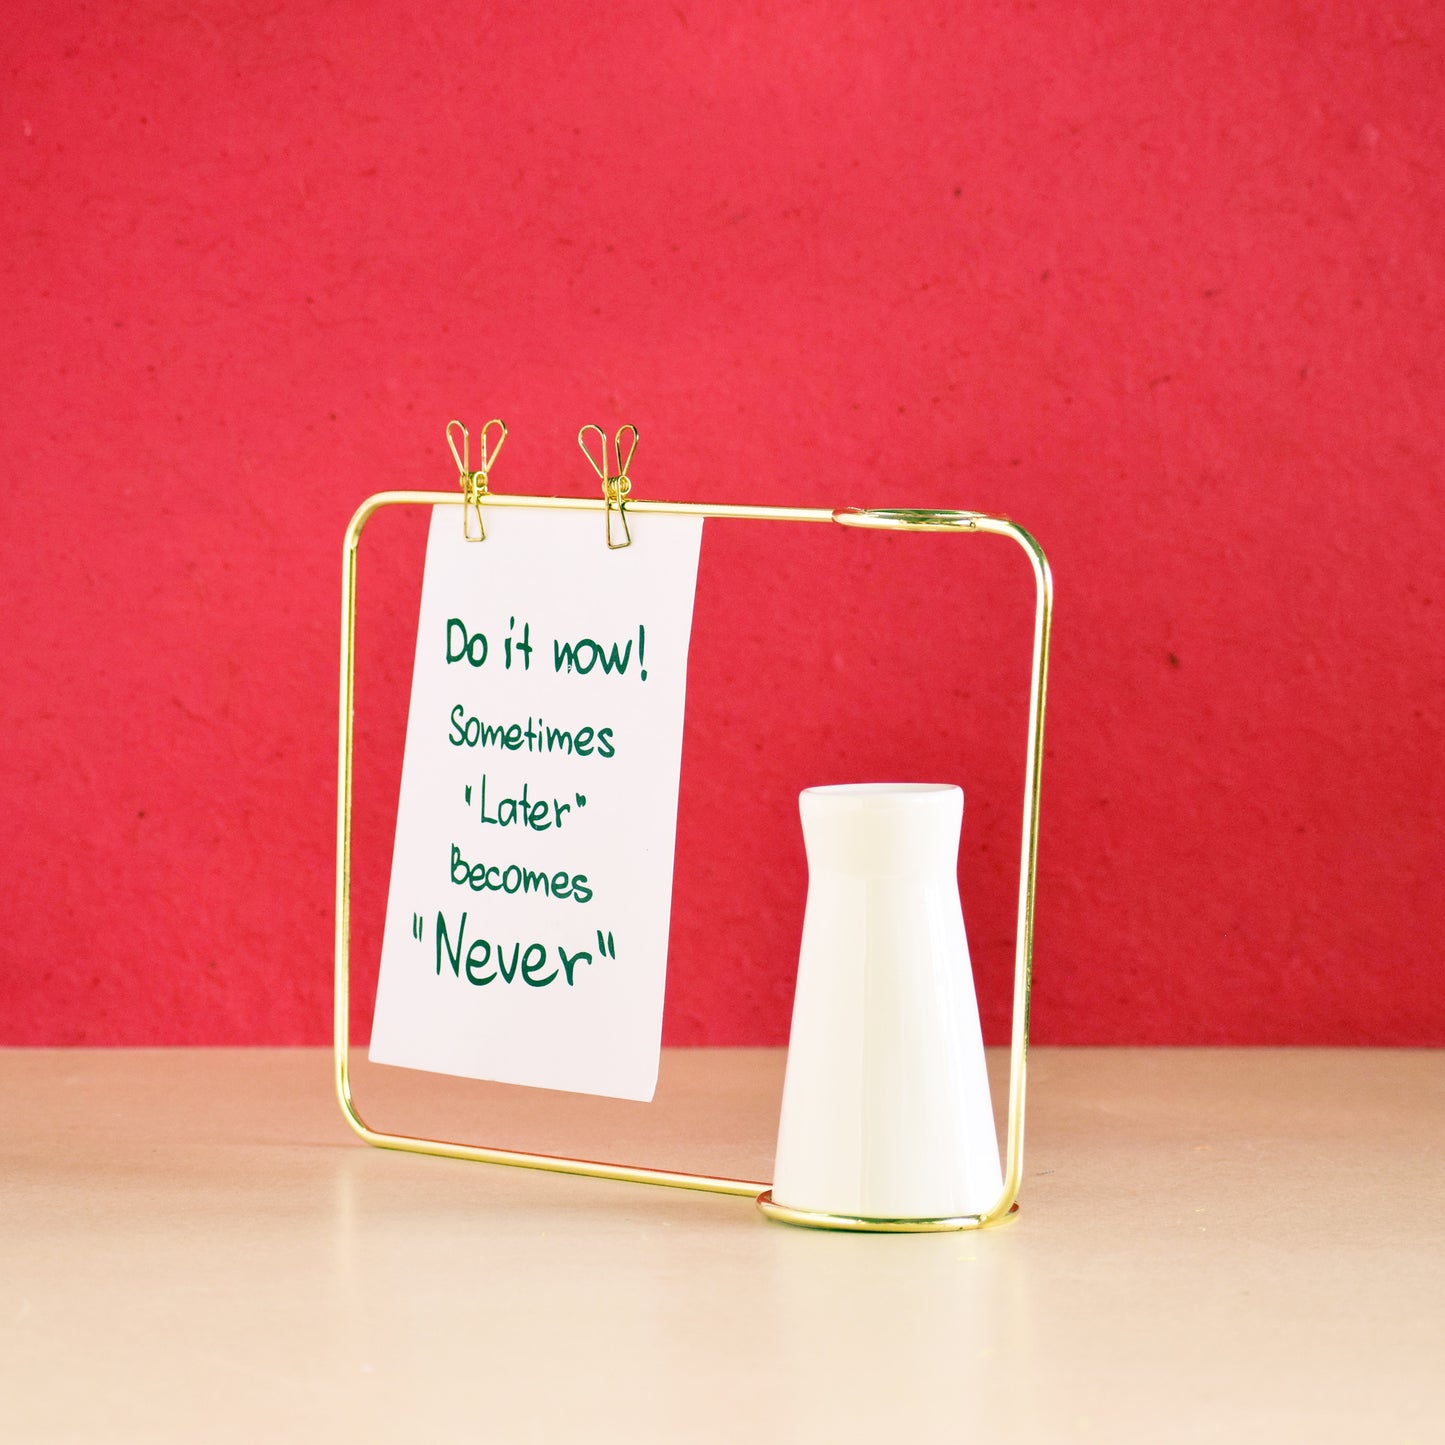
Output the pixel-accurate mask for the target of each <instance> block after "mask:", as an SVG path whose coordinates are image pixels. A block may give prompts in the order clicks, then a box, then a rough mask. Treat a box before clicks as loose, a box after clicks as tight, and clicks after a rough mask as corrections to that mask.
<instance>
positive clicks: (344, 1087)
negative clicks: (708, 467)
mask: <svg viewBox="0 0 1445 1445" xmlns="http://www.w3.org/2000/svg"><path fill="white" fill-rule="evenodd" d="M497 424H498V425H500V423H497ZM584 430H585V429H584ZM594 430H595V428H594ZM503 436H505V428H503ZM449 439H450V438H449ZM618 442H619V446H618V450H619V452H620V442H621V434H620V433H619V436H618ZM634 445H635V433H634ZM500 446H501V443H500V442H498V444H497V447H496V448H495V449H494V450H493V451H492V454H491V455H492V457H494V456H495V452H496V450H500ZM454 450H455V449H454ZM584 450H585V446H584ZM483 455H484V468H485V466H486V462H487V460H488V458H487V454H486V451H485V449H484V454H483ZM589 459H590V453H589ZM629 459H630V453H629ZM604 462H605V439H604ZM457 464H458V467H459V468H460V469H461V473H462V480H463V491H462V492H461V493H458V492H378V493H377V494H376V495H375V496H372V497H368V498H367V499H366V501H364V502H363V503H362V504H361V506H360V507H359V508H358V509H357V512H356V515H355V516H354V517H352V519H351V525H350V526H349V527H348V528H347V529H346V541H345V546H344V548H343V552H342V564H343V565H342V581H341V725H340V739H339V747H338V760H337V809H336V994H335V1070H336V1093H337V1097H338V1099H339V1100H340V1103H341V1112H342V1113H343V1114H344V1115H345V1116H346V1121H347V1123H348V1124H350V1125H351V1127H352V1128H353V1129H354V1130H355V1131H356V1132H357V1133H358V1134H359V1135H360V1136H361V1137H362V1138H363V1139H364V1140H366V1142H367V1143H368V1144H375V1145H377V1146H379V1147H380V1148H383V1149H405V1150H409V1151H410V1152H412V1153H416V1154H436V1155H441V1156H443V1157H445V1158H448V1159H472V1160H476V1161H478V1162H481V1163H485V1164H512V1165H517V1166H519V1167H521V1168H524V1169H545V1170H550V1171H552V1172H554V1173H558V1174H582V1175H587V1176H589V1177H591V1178H594V1179H617V1180H623V1181H626V1182H629V1183H633V1184H661V1185H666V1186H668V1187H670V1188H674V1189H698V1190H703V1191H706V1192H708V1193H712V1194H736V1195H746V1196H749V1197H753V1196H756V1197H757V1203H758V1207H759V1208H760V1209H761V1210H762V1212H763V1213H764V1214H765V1215H767V1216H768V1217H769V1218H771V1219H778V1220H784V1221H786V1222H788V1223H790V1224H801V1225H807V1226H811V1227H813V1228H820V1229H848V1230H864V1231H872V1232H881V1233H911V1232H927V1231H938V1230H952V1229H979V1228H985V1227H988V1226H990V1225H994V1224H1000V1223H1002V1222H1003V1221H1005V1220H1006V1219H1007V1218H1008V1216H1009V1215H1010V1214H1011V1213H1013V1212H1014V1210H1015V1209H1016V1208H1017V1205H1016V1204H1015V1202H1014V1201H1015V1200H1016V1199H1017V1197H1018V1192H1019V1183H1020V1179H1021V1177H1022V1171H1023V1139H1024V1092H1025V1085H1026V1076H1027V1068H1028V1045H1029V998H1030V991H1031V987H1032V979H1033V953H1034V877H1035V871H1036V864H1037V858H1038V839H1039V780H1040V774H1041V771H1042V766H1043V742H1044V695H1045V688H1046V684H1047V680H1048V658H1049V626H1050V622H1051V619H1052V614H1053V580H1052V577H1051V576H1050V573H1049V564H1048V561H1047V559H1046V558H1045V557H1044V553H1043V550H1042V549H1041V548H1040V547H1039V545H1038V543H1037V542H1035V541H1034V539H1033V538H1032V537H1031V536H1030V535H1029V534H1028V533H1027V532H1026V531H1024V529H1023V528H1022V527H1020V526H1018V525H1017V524H1015V523H1014V522H1011V521H1009V520H1008V519H1007V518H1006V517H992V516H988V515H986V514H984V513H982V512H946V511H866V510H861V509H858V508H852V507H848V508H842V509H839V510H830V509H827V508H821V507H750V506H727V505H717V506H713V505H707V504H703V503H694V502H651V501H632V500H624V498H625V497H626V491H627V488H626V487H622V486H619V485H618V483H619V482H622V481H625V480H626V478H625V471H626V467H625V465H624V464H623V463H622V462H621V460H620V458H619V465H618V470H619V472H621V473H623V474H624V475H622V476H619V477H615V478H614V477H611V476H610V475H609V473H608V471H607V469H606V468H605V466H604V468H603V469H602V471H601V472H600V475H602V478H603V495H602V496H600V497H590V498H589V497H524V496H505V495H498V494H495V493H492V492H489V491H487V490H486V474H485V470H483V472H481V473H468V472H467V470H466V466H465V464H464V461H463V460H462V459H461V458H459V459H458V463H457ZM593 465H594V466H596V465H597V464H596V463H595V462H594V463H593ZM609 483H611V486H610V489H609ZM436 506H451V507H465V508H466V509H467V516H466V518H465V523H466V525H467V526H468V528H469V529H470V526H471V523H472V520H473V517H474V519H475V522H476V526H477V530H478V532H479V533H480V532H481V531H482V527H481V513H482V511H483V509H485V508H489V507H525V508H533V509H537V510H542V511H582V512H603V513H605V514H606V515H605V522H606V540H607V544H608V545H609V546H617V545H623V546H625V545H626V541H624V542H621V543H618V542H615V541H614V540H613V531H612V524H613V516H614V512H616V513H620V514H621V515H620V518H619V520H620V521H621V522H622V524H623V527H624V529H625V528H626V520H627V516H628V515H629V514H635V515H637V516H646V515H648V514H649V513H652V514H657V515H664V516H691V517H705V518H717V519H723V520H738V519H741V520H748V521H759V522H824V523H833V524H836V525H838V526H841V527H862V528H870V529H875V530H883V531H894V532H958V533H965V534H975V535H988V536H997V537H1009V538H1012V540H1013V541H1015V542H1017V543H1018V545H1019V546H1020V547H1022V548H1023V550H1024V552H1025V554H1026V555H1027V556H1028V559H1029V564H1030V565H1031V566H1032V568H1033V573H1034V583H1035V606H1034V639H1033V668H1032V676H1031V680H1030V684H1029V720H1028V749H1027V755H1026V761H1025V774H1024V813H1023V835H1022V846H1021V856H1020V860H1019V896H1018V931H1017V935H1016V938H1015V943H1014V989H1013V1030H1012V1042H1011V1047H1010V1059H1009V1108H1008V1135H1007V1143H1006V1145H1005V1149H1004V1178H1003V1193H1002V1194H1000V1195H999V1197H998V1200H997V1201H996V1202H995V1204H994V1205H993V1206H992V1207H991V1208H990V1209H988V1210H987V1211H986V1212H985V1213H983V1214H972V1215H963V1216H959V1217H956V1218H950V1219H927V1220H918V1219H906V1220H904V1219H857V1218H852V1217H848V1216H843V1215H833V1214H817V1213H811V1212H808V1211H805V1210H798V1209H789V1208H787V1207H786V1206H784V1205H781V1204H776V1203H774V1202H773V1198H772V1194H771V1191H770V1190H769V1189H768V1186H767V1185H766V1184H765V1183H763V1182H761V1181H754V1180H747V1179H726V1178H720V1177H716V1176H713V1175H709V1174H683V1173H678V1172H675V1171H672V1170H667V1169H647V1168H643V1167H641V1166H638V1165H633V1164H608V1163H597V1162H595V1161H591V1160H586V1159H570V1158H563V1157H559V1156H554V1155H548V1154H532V1153H527V1152H524V1151H521V1150H515V1149H493V1148H488V1147H486V1146H484V1145H475V1144H453V1143H448V1142H445V1141H443V1140H440V1139H423V1138H417V1137H413V1136H412V1135H408V1134H389V1133H384V1132H382V1131H381V1130H378V1129H373V1128H371V1127H370V1126H369V1125H368V1124H367V1123H366V1122H365V1120H363V1119H362V1117H361V1115H360V1114H359V1113H358V1112H357V1110H356V1106H355V1104H354V1103H353V1102H352V1098H351V1081H350V1066H349V1055H348V1050H349V1047H350V1038H349V1035H350V993H351V958H350V951H351V783H352V721H353V713H354V704H355V673H356V666H355V661H356V649H355V644H356V553H357V547H358V545H359V543H360V541H361V533H362V529H363V528H364V527H365V526H366V523H367V521H368V519H369V518H370V517H371V516H372V514H373V513H375V512H377V511H379V510H380V509H381V508H382V507H436ZM630 540H631V538H630V535H628V536H627V541H630Z"/></svg>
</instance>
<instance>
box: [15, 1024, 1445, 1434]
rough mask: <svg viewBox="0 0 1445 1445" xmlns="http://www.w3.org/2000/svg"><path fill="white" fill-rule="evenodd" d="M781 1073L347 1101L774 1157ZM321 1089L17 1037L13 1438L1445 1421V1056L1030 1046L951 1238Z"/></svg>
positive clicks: (285, 1066) (189, 1060)
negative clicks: (639, 1085) (970, 1204)
mask: <svg viewBox="0 0 1445 1445" xmlns="http://www.w3.org/2000/svg"><path fill="white" fill-rule="evenodd" d="M993 1062H994V1063H995V1065H999V1064H1001V1063H1002V1061H1001V1060H998V1059H995V1060H994V1061H993ZM781 1068H782V1063H781V1056H780V1055H779V1054H777V1053H774V1052H770V1051H756V1050H741V1051H721V1050H718V1051H713V1050H697V1051H677V1052H673V1053H669V1054H668V1055H667V1056H666V1057H665V1060H664V1065H663V1080H662V1085H661V1087H660V1090H659V1101H658V1102H657V1103H656V1104H653V1105H650V1106H648V1105H637V1104H618V1103H609V1102H605V1101H597V1100H579V1099H575V1098H573V1097H571V1096H567V1095H559V1094H547V1093H541V1092H537V1091H525V1090H516V1089H506V1088H500V1087H497V1086H486V1085H478V1084H471V1083H464V1082H461V1081H457V1080H451V1079H441V1078H435V1079H434V1078H431V1077H429V1076H426V1075H421V1074H414V1073H411V1072H408V1071H403V1070H392V1069H379V1068H377V1069H373V1068H370V1067H369V1066H367V1065H365V1064H364V1063H362V1062H360V1061H359V1062H358V1064H357V1066H356V1072H355V1089H356V1098H357V1102H358V1104H359V1105H360V1107H361V1110H362V1112H363V1114H365V1115H366V1116H367V1117H368V1120H369V1122H371V1123H372V1124H373V1125H375V1126H377V1127H381V1128H399V1129H419V1130H426V1131H429V1132H432V1133H434V1134H438V1135H442V1136H446V1137H461V1138H463V1139H465V1140H467V1141H468V1142H487V1143H499V1144H503V1145H506V1144H512V1145H517V1146H522V1147H533V1148H540V1149H552V1150H561V1151H564V1152H575V1153H586V1154H589V1155H591V1156H593V1157H614V1158H623V1159H627V1160H628V1161H629V1162H637V1163H650V1164H659V1165H662V1166H664V1167H683V1168H689V1169H703V1170H715V1171H717V1172H721V1173H730V1174H737V1175H740V1176H742V1177H754V1176H756V1177H758V1178H761V1179H766V1178H767V1175H768V1166H769V1158H770V1151H771V1144H772V1137H773V1133H774V1131H775V1128H776V1117H777V1116H776V1110H777V1099H778V1090H779V1082H780V1077H781ZM330 1088H331V1085H330V1067H329V1055H327V1054H326V1053H324V1052H321V1051H316V1050H245V1051H227V1050H168V1051H152V1050H146V1051H135V1052H110V1051H58V1050H57V1051H8V1052H5V1051H0V1099H3V1100H4V1122H3V1125H0V1439H4V1440H5V1441H7V1442H8V1441H15V1442H30V1441H36V1442H42V1441H57V1440H76V1441H130V1440H135V1441H165V1440H172V1439H174V1440H196V1441H230V1440H236V1441H247V1442H269V1441H278V1440H311V1441H315V1440H327V1441H329V1440H346V1441H369V1440H397V1441H428V1442H430V1441H449V1440H487V1441H499V1442H508V1441H514V1440H517V1441H530V1440H538V1441H570V1440H579V1441H599V1440H600V1441H605V1440H611V1439H619V1440H623V1439H625V1440H629V1441H639V1440H643V1441H652V1440H669V1441H672V1440H676V1441H695V1440H701V1441H709V1440H722V1439H752V1440H759V1441H793V1440H819V1441H840V1440H845V1441H846V1440H871V1439H884V1440H887V1441H890V1442H901V1441H909V1440H925V1441H933V1440H939V1441H943V1440H947V1441H968V1440H988V1439H997V1440H1008V1441H1015V1440H1017V1441H1032V1440H1039V1441H1066V1440H1099V1441H1108V1442H1119V1441H1132V1440H1140V1441H1176V1440H1177V1441H1194V1440H1198V1441H1221V1440H1231V1441H1237V1440H1261V1441H1291V1440H1301V1441H1333V1440H1350V1441H1371V1442H1375V1441H1392V1442H1407V1441H1418V1442H1426V1441H1438V1440H1441V1439H1445V1054H1441V1053H1430V1052H1395V1051H1352V1052H1344V1051H1282V1050H1259V1051H1242V1050H1214V1051H1203V1050H1175V1051H1158V1050H1151V1051H1143V1050H1140V1051H1128V1050H1047V1049H1039V1050H1036V1051H1035V1052H1034V1055H1033V1059H1032V1072H1031V1089H1030V1117H1029V1132H1028V1151H1027V1158H1026V1167H1025V1177H1024V1186H1023V1191H1022V1194H1021V1196H1020V1203H1021V1206H1022V1207H1021V1212H1020V1213H1019V1215H1018V1216H1017V1217H1016V1219H1015V1220H1014V1221H1013V1222H1012V1223H1010V1224H1008V1225H1006V1226H1005V1227H1003V1228H1000V1229H996V1230H992V1231H988V1232H986V1233H975V1234H950V1235H931V1236H930V1235H911V1236H872V1235H868V1236H865V1235H844V1234H828V1233H820V1232H812V1231H807V1230H800V1229H794V1228H790V1227H788V1226H785V1225H779V1224H774V1223H769V1222H767V1221H765V1220H764V1219H763V1218H762V1217H761V1216H760V1215H759V1214H758V1212H757V1211H756V1209H755V1208H754V1207H753V1206H752V1204H751V1203H749V1202H748V1201H746V1200H741V1199H736V1198H726V1197H714V1196H708V1195H699V1194H691V1193H684V1192H681V1191H675V1190H666V1189H655V1188H647V1187H644V1186H639V1185H626V1184H615V1183H608V1182H600V1181H595V1180H586V1179H575V1178H567V1177H561V1176H556V1175H547V1174H540V1173H535V1172H531V1171H523V1170H517V1169H503V1168H497V1167H494V1166H487V1165H481V1164H469V1163H458V1162H454V1161H450V1160H442V1159H432V1158H423V1157H419V1156H412V1155H406V1154H400V1153H395V1152H389V1151H382V1150H377V1149H372V1148H368V1147H367V1146H366V1145H364V1144H362V1143H361V1142H359V1141H358V1140H357V1139H356V1138H355V1136H354V1135H352V1134H351V1133H350V1132H349V1130H348V1129H347V1128H346V1126H345V1125H344V1124H343V1122H342V1120H341V1116H340V1114H339V1112H338V1111H337V1109H336V1106H335V1103H334V1101H333V1099H332V1096H331V1093H330Z"/></svg>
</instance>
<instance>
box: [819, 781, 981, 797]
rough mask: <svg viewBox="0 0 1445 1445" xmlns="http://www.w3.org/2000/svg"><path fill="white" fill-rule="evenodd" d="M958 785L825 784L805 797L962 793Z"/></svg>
mask: <svg viewBox="0 0 1445 1445" xmlns="http://www.w3.org/2000/svg"><path fill="white" fill-rule="evenodd" d="M962 791H963V789H962V788H960V787H959V786H958V784H957V783H824V784H822V785H821V786H819V787H815V788H804V789H803V796H804V797H810V796H811V797H833V798H848V797H858V798H876V797H886V796H888V795H890V794H903V795H909V794H915V793H961V792H962Z"/></svg>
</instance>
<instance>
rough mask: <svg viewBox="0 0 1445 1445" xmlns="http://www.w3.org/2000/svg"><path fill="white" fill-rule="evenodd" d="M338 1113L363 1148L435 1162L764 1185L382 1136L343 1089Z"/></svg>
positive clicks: (701, 1188) (714, 1188)
mask: <svg viewBox="0 0 1445 1445" xmlns="http://www.w3.org/2000/svg"><path fill="white" fill-rule="evenodd" d="M338 1092H340V1094H341V1111H342V1113H343V1114H345V1115H346V1121H347V1123H348V1124H350V1125H351V1127H352V1128H353V1129H354V1130H355V1131H356V1133H357V1134H359V1135H360V1136H361V1137H362V1138H363V1139H364V1140H366V1142H367V1143H368V1144H374V1145H376V1147H377V1148H379V1149H398V1150H401V1151H402V1152H403V1153H407V1154H430V1155H432V1156H433V1157H434V1158H438V1159H467V1160H470V1161H472V1162H473V1163H477V1164H505V1165H509V1166H511V1167H512V1168H514V1169H538V1170H541V1171H543V1172H544V1173H548V1174H578V1175H581V1176H582V1177H583V1178H586V1179H613V1180H616V1181H617V1182H618V1183H621V1184H655V1185H660V1186H661V1187H662V1188H664V1189H695V1190H697V1191H698V1192H699V1193H701V1194H731V1195H735V1196H737V1197H740V1198H744V1199H751V1198H754V1197H755V1196H756V1195H757V1192H758V1190H759V1189H765V1188H766V1187H767V1186H766V1185H765V1184H763V1183H762V1182H761V1181H760V1180H755V1179H729V1178H727V1177H726V1176H723V1175H716V1174H687V1173H683V1172H682V1171H680V1170H676V1169H648V1168H645V1167H643V1166H641V1165H637V1164H607V1163H603V1162H601V1161H599V1160H593V1159H571V1158H567V1157H565V1156H562V1155H556V1154H533V1153H530V1152H527V1151H525V1150H520V1149H493V1148H488V1147H486V1146H484V1145H479V1144H453V1143H449V1142H448V1141H447V1140H445V1139H421V1138H418V1137H416V1136H414V1135H411V1134H388V1133H385V1132H383V1131H382V1130H380V1129H373V1128H372V1127H371V1126H370V1125H369V1124H366V1123H364V1122H363V1121H362V1119H361V1116H360V1115H359V1114H357V1112H356V1110H355V1108H354V1107H352V1105H351V1102H350V1098H349V1097H348V1095H349V1089H348V1088H347V1087H346V1086H345V1085H344V1084H343V1086H342V1088H341V1090H339V1091H338Z"/></svg>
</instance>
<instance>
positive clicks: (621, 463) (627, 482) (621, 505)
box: [577, 424, 637, 552]
mask: <svg viewBox="0 0 1445 1445" xmlns="http://www.w3.org/2000/svg"><path fill="white" fill-rule="evenodd" d="M590 431H595V432H596V433H597V442H598V446H599V448H600V450H601V454H602V455H601V460H600V461H599V460H598V459H597V458H596V457H594V456H593V455H592V453H591V452H590V451H588V450H587V441H586V437H587V433H588V432H590ZM624 432H631V433H632V440H631V443H630V444H629V446H628V448H627V457H626V460H624V459H623V456H622V436H623V433H624ZM577 445H578V446H579V447H581V448H582V455H583V456H584V457H586V458H587V460H588V461H589V462H591V463H592V470H593V471H594V472H596V473H597V475H598V476H599V477H601V478H602V496H603V500H604V501H606V503H607V507H606V511H607V545H608V547H609V548H610V549H611V550H612V551H614V552H617V551H620V550H621V549H622V548H623V547H630V546H631V545H632V530H631V528H630V527H629V526H628V525H627V506H626V500H627V494H628V492H630V491H631V490H632V481H631V478H629V477H628V475H627V469H628V468H629V467H630V466H631V465H632V458H633V456H634V455H635V454H636V451H637V428H636V427H635V426H632V425H630V424H629V425H627V426H623V427H618V429H617V437H616V440H615V441H614V442H613V443H612V449H613V453H614V455H615V456H616V459H617V470H616V471H615V472H609V471H608V468H607V433H606V432H605V431H603V430H602V428H601V427H600V426H590V425H589V426H584V427H583V428H582V430H581V431H579V432H578V433H577ZM614 512H615V513H616V514H617V516H618V517H619V518H620V519H621V521H622V541H620V542H614V541H613V540H612V514H613V513H614Z"/></svg>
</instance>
